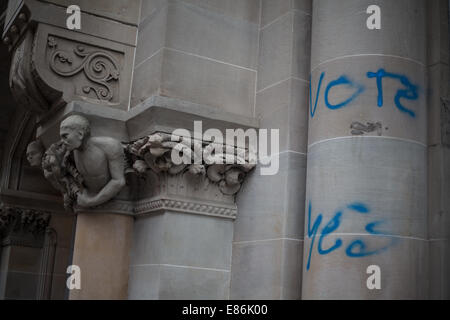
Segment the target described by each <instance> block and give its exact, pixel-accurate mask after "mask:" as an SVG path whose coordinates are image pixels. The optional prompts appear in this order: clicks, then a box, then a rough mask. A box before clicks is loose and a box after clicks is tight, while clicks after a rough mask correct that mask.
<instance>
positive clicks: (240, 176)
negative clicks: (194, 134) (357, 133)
mask: <svg viewBox="0 0 450 320" xmlns="http://www.w3.org/2000/svg"><path fill="white" fill-rule="evenodd" d="M123 149H124V156H125V159H124V161H125V167H124V174H125V175H126V176H127V177H128V179H127V180H128V184H135V186H133V189H136V190H137V193H138V194H144V195H145V196H139V197H138V198H133V199H128V200H118V199H113V200H112V201H108V202H106V203H102V204H100V205H99V206H96V207H93V208H89V211H93V212H96V211H98V212H117V213H120V214H147V213H151V212H156V211H159V210H173V211H184V212H191V213H198V214H206V215H211V216H220V217H226V218H232V219H233V218H235V217H236V206H235V204H234V196H235V195H236V193H237V192H238V191H239V190H240V188H241V185H242V183H243V181H244V179H245V177H246V175H247V173H248V172H249V171H251V170H252V169H253V168H254V167H255V164H254V163H251V162H250V159H253V158H254V157H253V156H252V155H251V154H250V153H249V151H248V150H247V149H240V148H237V147H229V146H226V145H222V144H217V143H214V142H211V141H196V140H193V139H190V138H186V137H182V136H177V135H173V134H167V133H163V132H158V133H155V134H152V135H149V136H146V137H143V138H141V139H138V140H137V141H134V142H130V143H123ZM180 155H181V157H180ZM177 156H178V157H180V158H177ZM94 160H95V159H94ZM177 160H182V161H183V162H181V163H176V161H177ZM42 169H43V171H44V175H45V177H46V178H47V179H48V180H49V181H50V182H51V183H52V185H53V186H54V187H55V188H56V189H58V190H60V191H61V193H62V195H63V196H64V203H65V207H66V209H70V210H73V211H80V210H81V211H83V208H80V207H78V206H77V197H78V196H79V195H80V194H81V193H82V192H83V191H82V190H83V188H84V185H83V180H84V179H85V178H86V177H83V176H82V175H81V174H80V172H79V171H78V170H77V168H76V165H75V162H74V159H73V155H72V152H68V151H66V148H65V147H64V144H63V143H62V142H57V143H55V144H53V145H52V146H50V148H49V149H48V150H47V151H46V152H45V154H44V157H43V161H42ZM132 196H133V195H130V197H132Z"/></svg>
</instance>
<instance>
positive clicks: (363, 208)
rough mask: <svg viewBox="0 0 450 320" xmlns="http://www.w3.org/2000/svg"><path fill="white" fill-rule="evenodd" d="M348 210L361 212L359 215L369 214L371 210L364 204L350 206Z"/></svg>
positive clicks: (356, 203)
mask: <svg viewBox="0 0 450 320" xmlns="http://www.w3.org/2000/svg"><path fill="white" fill-rule="evenodd" d="M347 208H349V209H350V210H354V211H356V212H359V213H369V212H370V210H369V208H368V207H367V206H366V205H365V204H364V203H358V202H355V203H352V204H349V205H348V206H347Z"/></svg>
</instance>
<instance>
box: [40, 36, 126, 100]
mask: <svg viewBox="0 0 450 320" xmlns="http://www.w3.org/2000/svg"><path fill="white" fill-rule="evenodd" d="M47 46H48V47H49V48H52V49H55V50H56V49H57V46H58V43H57V41H56V39H55V38H54V37H52V36H50V37H49V38H48V41H47ZM73 53H74V56H73V57H72V56H71V54H69V53H68V52H66V51H64V50H56V51H55V52H53V54H52V56H51V58H50V62H49V64H50V69H51V70H52V71H53V72H54V73H56V74H57V75H59V76H61V77H66V78H70V77H73V76H75V75H77V74H79V73H81V72H83V73H84V75H85V77H86V78H87V79H88V81H90V82H92V83H95V84H96V85H91V84H87V85H84V86H83V87H82V90H83V92H84V93H85V94H89V93H90V92H91V91H93V92H94V93H95V95H96V97H97V99H98V100H102V101H111V99H112V98H113V95H114V92H113V88H112V86H111V85H110V83H111V82H117V81H118V80H119V75H120V73H119V63H118V62H117V61H116V59H115V58H114V57H113V56H112V55H110V54H108V53H106V52H103V51H91V52H89V51H88V50H87V49H86V47H85V46H83V45H77V46H76V48H75V49H73ZM74 57H78V58H79V59H81V61H79V62H77V63H76V62H75V61H74ZM61 65H68V66H69V68H68V69H64V68H62V67H61Z"/></svg>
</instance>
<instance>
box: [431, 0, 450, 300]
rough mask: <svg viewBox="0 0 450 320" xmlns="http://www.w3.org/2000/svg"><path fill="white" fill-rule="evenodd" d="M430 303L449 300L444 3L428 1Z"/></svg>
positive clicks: (449, 122)
mask: <svg viewBox="0 0 450 320" xmlns="http://www.w3.org/2000/svg"><path fill="white" fill-rule="evenodd" d="M427 10H428V21H427V26H428V39H429V42H428V46H427V47H428V60H427V71H428V78H429V83H428V87H429V90H428V93H429V94H428V198H429V201H428V221H429V224H428V232H429V234H428V236H429V240H430V299H449V298H450V275H449V273H448V270H449V268H450V265H449V264H450V246H449V236H450V196H449V195H450V180H449V178H448V177H450V95H449V67H448V64H449V42H450V39H449V15H448V14H445V13H446V12H448V10H449V3H448V1H447V0H441V1H428V2H427Z"/></svg>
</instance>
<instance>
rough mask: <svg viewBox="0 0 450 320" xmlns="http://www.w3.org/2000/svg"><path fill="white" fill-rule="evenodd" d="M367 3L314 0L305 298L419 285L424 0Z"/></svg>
mask: <svg viewBox="0 0 450 320" xmlns="http://www.w3.org/2000/svg"><path fill="white" fill-rule="evenodd" d="M372 4H373V1H366V0H364V1H360V0H343V1H334V0H315V1H314V2H313V17H312V19H313V27H312V53H311V57H312V59H311V76H312V80H311V100H310V120H309V137H308V169H307V191H306V206H305V208H306V211H305V246H304V255H303V298H304V299H413V298H416V299H417V298H425V297H427V288H428V287H427V276H428V255H427V254H428V241H427V147H426V143H427V100H426V92H427V85H426V68H425V64H426V48H427V41H426V10H425V9H426V1H424V0H400V1H387V0H384V1H383V0H381V1H377V5H378V6H379V7H380V8H381V17H382V20H381V23H382V24H381V30H369V29H368V28H367V27H366V20H367V18H368V17H369V15H367V14H366V9H367V8H368V7H369V6H370V5H372ZM371 265H377V266H379V267H380V270H381V289H380V290H369V289H368V288H367V286H366V281H367V278H368V277H369V274H367V273H366V271H367V268H368V267H369V266H371Z"/></svg>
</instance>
